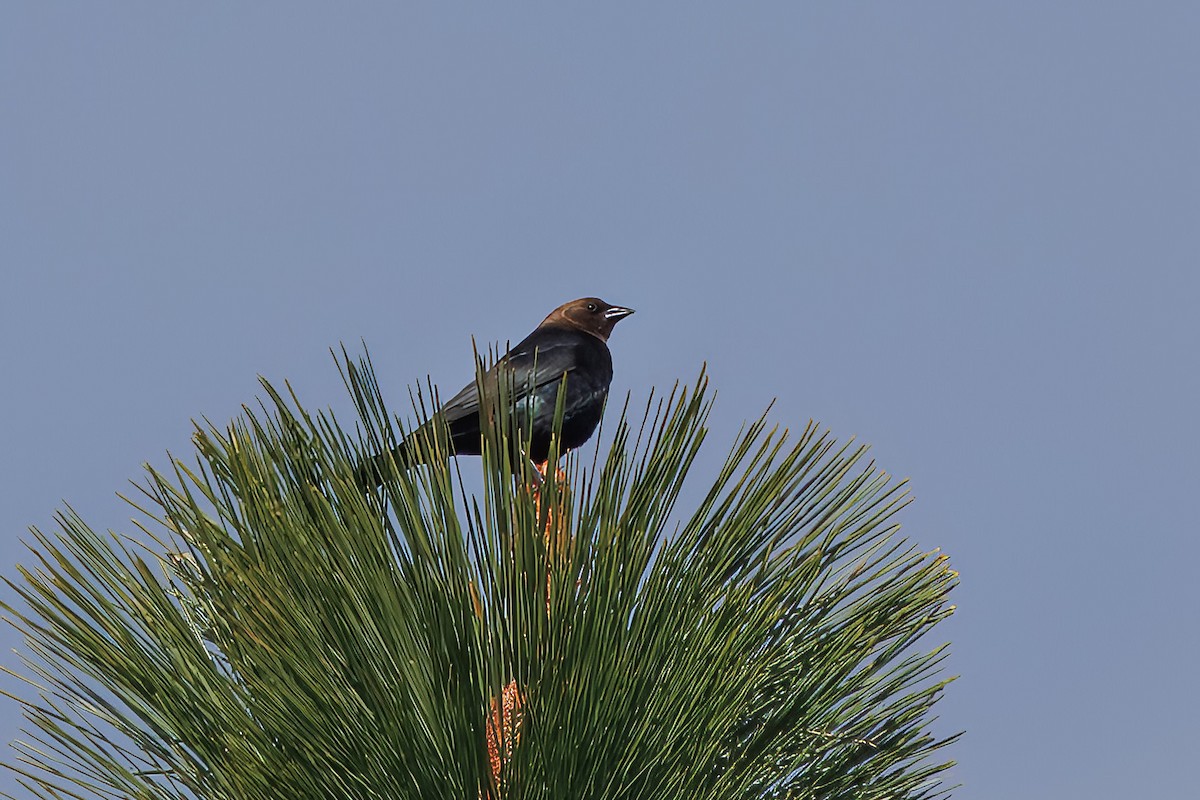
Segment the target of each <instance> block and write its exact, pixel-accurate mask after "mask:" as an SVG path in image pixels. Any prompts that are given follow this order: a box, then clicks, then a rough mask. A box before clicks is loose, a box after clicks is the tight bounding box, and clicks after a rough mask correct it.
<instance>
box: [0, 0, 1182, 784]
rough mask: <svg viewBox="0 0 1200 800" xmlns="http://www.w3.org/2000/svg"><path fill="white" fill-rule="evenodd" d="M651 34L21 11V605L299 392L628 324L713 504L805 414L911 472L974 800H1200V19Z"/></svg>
mask: <svg viewBox="0 0 1200 800" xmlns="http://www.w3.org/2000/svg"><path fill="white" fill-rule="evenodd" d="M650 5H651V4H645V3H608V4H604V7H603V8H597V7H596V5H595V4H589V5H584V4H561V3H541V4H537V5H528V4H526V5H523V6H521V7H519V8H518V7H514V6H513V5H511V4H486V5H473V6H471V7H470V8H467V7H465V6H462V5H459V4H456V5H454V6H453V7H451V6H449V5H447V4H422V5H415V4H403V5H402V4H383V3H380V4H375V5H374V6H372V5H371V4H354V6H353V8H352V9H351V8H349V7H345V6H339V7H337V8H335V7H334V6H332V5H329V4H319V5H318V4H304V3H296V2H287V3H265V2H264V3H253V4H247V3H240V4H220V5H219V6H215V7H214V6H213V5H212V4H210V5H209V6H208V7H205V8H200V7H195V6H189V7H183V6H179V5H177V4H167V5H163V4H156V3H145V2H140V3H135V2H130V3H120V4H102V5H101V4H79V3H75V4H65V3H64V4H58V3H6V4H4V5H3V7H2V9H0V334H2V336H0V338H2V347H0V359H2V360H0V382H2V383H0V385H2V386H3V391H2V392H0V523H2V531H0V572H3V574H4V575H6V576H10V577H11V576H13V574H14V572H15V570H14V565H15V564H16V563H18V562H25V563H28V562H29V561H30V558H29V556H28V554H27V553H26V552H24V551H23V549H22V547H21V545H20V544H19V542H18V540H19V539H20V538H22V537H24V536H25V529H26V527H27V526H28V525H31V524H36V525H39V526H43V527H47V528H49V527H52V526H51V524H50V520H51V516H52V513H53V512H54V510H55V509H56V508H57V507H59V506H60V505H61V503H62V502H63V501H64V500H66V501H68V502H70V503H72V504H73V505H74V506H75V507H76V508H77V510H78V511H79V512H80V513H81V514H82V515H83V516H84V517H85V519H88V520H89V521H91V522H92V523H93V525H95V526H96V527H98V528H101V529H103V528H106V527H116V528H119V529H122V530H128V529H129V525H128V524H127V522H126V520H127V518H128V517H129V516H130V512H129V511H127V510H126V509H125V508H124V507H123V506H122V504H121V503H120V501H118V500H117V499H116V497H115V495H114V493H115V492H116V491H119V490H124V489H125V488H126V487H127V485H128V483H127V482H128V481H129V480H130V479H136V478H138V477H139V475H140V464H141V463H142V462H144V461H147V460H148V461H151V462H153V463H156V464H158V465H160V466H161V465H162V464H164V462H165V456H164V453H165V451H167V450H171V451H172V452H176V453H186V452H187V450H188V436H189V431H190V423H189V420H190V419H191V418H198V417H201V416H207V417H209V418H211V419H213V420H216V421H224V420H227V419H228V418H230V417H231V416H233V415H235V414H237V413H238V411H239V407H240V404H242V403H247V402H251V401H252V400H253V399H254V397H255V396H256V395H257V394H259V390H258V387H257V383H256V377H255V376H256V375H257V374H259V373H261V374H263V375H265V376H267V377H269V378H271V379H273V380H281V379H284V378H287V379H289V380H291V381H292V382H293V384H294V385H295V387H296V389H297V390H298V392H299V393H300V395H301V397H302V398H303V399H304V400H305V402H306V403H308V404H309V405H311V406H314V407H322V406H327V405H332V406H334V407H335V408H337V409H345V408H348V403H347V402H346V400H345V396H344V392H343V390H342V388H341V384H340V381H339V379H338V377H337V374H336V371H335V369H334V366H333V363H332V360H331V358H330V356H329V354H328V348H329V347H330V346H335V345H337V343H338V342H340V341H346V342H347V343H350V344H355V343H357V341H358V340H359V339H360V337H361V338H364V339H365V340H366V341H367V343H368V345H369V346H370V347H371V349H372V353H373V356H374V358H375V364H376V367H377V369H378V370H379V372H380V375H381V378H382V380H383V384H384V390H385V392H387V393H388V395H389V396H390V397H391V398H393V406H394V407H395V408H397V409H399V408H402V407H403V403H404V402H405V401H406V398H407V394H406V386H407V385H408V384H410V383H413V382H415V381H418V380H422V379H423V378H424V377H425V376H426V375H429V376H431V377H432V378H433V380H434V381H435V382H437V383H439V384H441V385H442V386H443V388H444V389H448V390H450V391H453V390H455V389H457V388H458V387H459V386H461V385H462V384H463V383H464V382H465V381H466V380H467V379H469V377H470V375H471V338H470V337H471V336H472V335H474V336H476V337H477V338H478V339H479V340H480V342H481V343H486V342H493V341H497V340H501V341H502V340H505V339H513V340H515V339H517V338H520V337H521V336H523V335H524V334H525V333H527V332H528V331H529V330H530V329H531V328H532V327H533V326H534V325H535V324H536V323H537V322H538V321H540V320H541V318H542V316H543V315H545V314H546V313H547V312H548V311H549V310H550V309H551V308H553V307H554V306H556V305H557V304H559V303H560V302H562V301H564V300H567V299H571V298H573V297H577V296H580V295H590V294H597V295H600V296H602V297H604V298H605V299H607V300H609V301H611V302H615V303H621V304H625V305H630V306H633V307H635V308H637V309H638V314H637V315H636V316H635V317H633V318H631V319H630V320H628V321H626V322H623V323H622V324H621V326H620V327H619V328H618V330H617V331H616V334H615V335H614V337H613V340H612V347H613V351H614V358H615V361H616V378H615V381H614V391H615V392H617V393H618V394H619V395H624V393H625V392H626V391H630V390H631V391H632V392H633V393H634V395H635V396H636V397H644V396H645V393H646V391H647V390H648V388H649V387H650V386H652V385H657V386H660V387H663V386H667V385H669V384H670V383H671V382H673V381H674V380H675V379H676V378H683V379H685V380H690V379H692V378H694V377H695V375H696V374H697V371H698V369H699V367H700V364H701V362H704V361H707V362H708V364H709V365H710V371H711V375H712V378H713V382H714V384H715V385H716V387H717V388H718V402H717V406H716V410H715V413H714V418H713V427H714V432H713V435H712V438H711V440H710V445H709V448H708V450H707V455H706V456H705V458H706V459H708V462H707V463H708V464H709V465H710V466H711V465H712V464H713V463H715V462H716V460H717V459H718V458H719V457H720V456H722V455H723V452H724V447H725V445H726V444H727V443H728V442H729V441H730V439H731V437H732V435H733V433H734V432H735V430H736V428H737V426H738V425H739V423H740V422H741V421H742V420H743V419H745V418H748V417H753V416H756V415H757V414H758V413H759V411H760V410H761V409H762V408H763V407H764V406H765V405H766V403H767V402H768V401H769V400H770V399H771V398H772V397H777V398H778V402H777V403H776V406H775V409H774V412H773V413H774V418H775V419H776V420H778V421H780V422H782V423H784V424H790V425H803V424H804V423H805V422H806V421H807V420H808V419H809V418H815V419H817V420H819V421H821V422H822V423H824V424H825V425H827V426H829V427H830V428H832V430H833V431H834V432H835V433H836V434H837V435H838V436H839V437H841V438H845V437H848V436H850V435H856V436H858V437H859V438H860V439H861V440H864V441H867V442H871V443H873V445H874V447H875V450H874V452H875V456H876V458H877V459H878V460H879V462H880V463H881V464H882V465H883V466H884V467H885V468H886V469H888V470H889V471H891V472H894V473H896V474H899V475H903V476H908V477H910V478H911V480H912V487H913V491H914V493H915V494H916V496H917V503H916V504H915V505H914V506H912V507H911V508H910V509H908V510H907V511H906V512H905V513H904V516H903V518H902V519H903V521H904V523H905V532H906V533H907V534H908V535H909V536H910V537H912V538H913V539H914V540H916V541H917V542H918V543H920V544H921V545H922V546H925V547H928V548H933V547H941V548H942V549H943V550H944V551H945V552H946V553H948V554H949V555H950V556H951V558H952V559H953V563H954V565H955V566H956V567H957V568H958V569H959V570H960V572H961V575H962V584H961V587H960V588H959V590H958V591H957V596H956V598H955V600H956V602H957V604H958V607H959V611H958V614H957V615H956V617H955V618H954V619H953V620H951V621H950V622H949V623H947V624H945V625H944V626H941V627H942V630H941V631H940V633H941V635H942V636H944V637H947V638H949V639H951V640H952V641H953V656H952V658H951V660H950V662H949V669H950V670H951V671H952V672H955V673H959V674H961V675H962V679H961V680H960V681H959V682H958V683H956V684H954V685H953V686H952V688H951V689H950V691H949V692H948V694H947V697H946V699H945V701H944V702H943V703H942V704H941V706H940V714H941V718H940V721H939V722H938V726H939V728H938V730H939V731H940V732H942V733H949V732H951V731H954V730H958V729H965V730H966V731H967V735H966V737H965V738H964V739H963V740H962V742H961V744H959V745H957V746H956V747H955V748H954V752H953V755H954V756H955V757H957V758H958V759H959V760H960V762H961V763H960V765H959V766H958V767H957V768H956V769H955V770H954V772H953V774H952V779H953V780H956V781H959V782H962V783H963V784H964V787H963V788H962V789H961V790H959V792H958V794H957V796H959V797H962V798H969V799H970V800H1001V798H1010V797H1025V798H1028V797H1047V798H1096V797H1161V798H1182V797H1190V796H1194V792H1195V780H1194V779H1195V769H1194V767H1192V766H1189V764H1192V763H1194V759H1195V754H1196V750H1197V745H1198V744H1200V738H1198V736H1197V733H1196V720H1197V718H1200V702H1198V690H1197V684H1196V679H1195V677H1194V676H1195V670H1196V664H1197V663H1200V627H1198V622H1197V615H1198V611H1200V589H1198V586H1197V580H1196V577H1195V571H1196V564H1197V561H1200V545H1198V544H1197V524H1196V523H1197V518H1196V513H1195V509H1196V507H1197V497H1198V496H1200V493H1198V491H1197V483H1200V468H1198V467H1197V443H1198V442H1200V424H1198V422H1197V410H1198V409H1200V369H1198V359H1197V356H1196V345H1197V341H1200V322H1198V321H1197V317H1198V314H1197V304H1198V302H1200V258H1198V256H1200V48H1198V46H1197V42H1198V41H1200V4H1195V3H1153V4H1141V3H1125V4H1117V3H1105V2H1077V3H1067V2H1063V3H1044V2H1038V3H1026V2H1013V1H1012V0H1009V1H1008V2H1003V3H990V4H982V3H951V2H943V3H904V4H899V3H886V4H885V3H878V4H863V3H836V4H835V3H820V4H817V3H806V4H801V3H786V4H785V3H778V4H769V3H764V4H753V5H752V7H751V6H748V5H746V4H733V3H730V4H722V5H720V6H717V5H714V4H705V3H686V4H653V7H648V6H650ZM6 596H8V595H6ZM0 644H2V645H3V647H2V648H0V650H3V651H4V654H3V656H2V659H3V661H2V663H3V664H5V665H8V666H13V665H15V663H16V659H15V657H14V656H13V655H11V653H10V652H9V651H11V650H12V649H13V648H16V647H19V646H20V642H19V640H18V639H17V638H16V637H15V636H14V635H13V632H12V631H11V630H4V631H2V632H0ZM0 686H3V687H4V688H8V689H10V690H12V689H15V688H16V686H15V684H14V682H13V681H12V680H11V679H8V678H5V679H4V681H3V682H0ZM20 724H21V723H20V720H19V718H18V715H17V712H16V708H15V706H14V704H13V703H11V702H7V701H6V702H4V703H2V704H0V739H2V740H4V741H9V740H11V739H13V738H14V737H16V735H17V730H18V728H19V726H20ZM13 787H14V784H13V783H12V780H11V778H10V777H9V776H8V775H0V789H4V788H7V789H10V790H11V789H12V788H13Z"/></svg>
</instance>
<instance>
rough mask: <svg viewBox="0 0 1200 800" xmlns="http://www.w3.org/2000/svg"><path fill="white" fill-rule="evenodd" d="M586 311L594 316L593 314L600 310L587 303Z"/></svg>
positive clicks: (594, 305) (593, 304)
mask: <svg viewBox="0 0 1200 800" xmlns="http://www.w3.org/2000/svg"><path fill="white" fill-rule="evenodd" d="M587 310H588V311H590V312H592V313H593V314H595V313H596V312H597V311H599V310H600V309H599V308H598V307H597V306H596V304H595V303H588V304H587Z"/></svg>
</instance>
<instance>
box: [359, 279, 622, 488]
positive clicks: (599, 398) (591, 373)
mask: <svg viewBox="0 0 1200 800" xmlns="http://www.w3.org/2000/svg"><path fill="white" fill-rule="evenodd" d="M632 313H633V311H632V309H628V308H623V307H620V306H612V305H609V304H608V303H605V302H604V301H602V300H600V299H598V298H594V297H587V298H583V299H581V300H575V301H572V302H571V303H567V304H565V305H563V306H560V307H559V308H557V309H555V310H554V312H552V313H551V314H550V316H548V317H547V318H546V319H545V321H543V322H542V324H541V325H539V326H538V327H537V329H535V330H534V331H533V333H531V334H529V335H528V336H526V337H525V338H524V339H522V340H521V341H520V342H519V343H518V344H517V345H516V346H515V347H513V348H512V349H510V350H509V351H508V352H507V353H506V354H505V355H504V357H503V358H501V359H500V360H499V361H498V362H497V363H496V365H495V366H494V367H493V368H492V369H491V370H489V371H488V373H487V374H486V375H485V376H484V378H483V383H484V387H485V391H493V390H495V389H497V388H498V384H499V381H500V380H502V379H504V380H507V381H511V383H510V384H509V386H510V387H511V389H512V391H513V392H514V397H513V405H514V411H515V412H516V417H515V422H516V424H517V426H518V432H519V433H520V440H521V441H522V442H524V441H526V440H528V441H529V446H528V451H527V452H526V453H525V456H526V457H528V458H529V459H530V460H531V461H533V462H534V463H535V464H542V463H544V462H545V461H546V459H547V457H548V455H549V452H550V438H551V430H552V428H553V424H554V412H555V408H556V404H557V402H558V392H559V390H560V388H561V387H562V386H563V376H564V375H565V376H566V384H565V389H566V398H565V399H564V402H563V423H562V445H563V451H564V452H565V451H566V450H571V449H574V448H576V447H579V446H580V445H582V444H583V443H584V442H586V441H587V440H588V439H589V438H590V437H591V435H592V433H594V432H595V430H596V427H597V426H598V425H599V424H600V417H601V415H602V414H603V413H604V403H605V401H606V400H607V398H608V387H609V384H610V383H611V382H612V374H613V367H612V355H611V354H610V353H609V350H608V345H607V343H606V342H607V339H608V335H609V334H610V333H611V332H612V328H613V326H614V325H615V324H616V323H617V322H618V321H619V320H621V319H623V318H624V317H626V316H628V315H629V314H632ZM479 410H480V398H479V387H478V386H477V385H476V384H475V382H474V381H472V382H471V383H469V384H468V385H467V386H465V387H463V389H462V390H461V391H459V392H458V393H457V394H455V395H454V396H453V397H451V398H450V399H449V400H447V401H446V402H445V403H444V404H443V405H442V406H441V408H439V409H438V411H437V412H436V413H435V414H434V415H433V417H431V418H430V420H429V421H428V422H427V423H425V426H429V425H445V426H447V428H448V431H449V436H450V444H451V447H452V449H453V452H454V454H455V455H479V453H480V450H481V443H482V442H481V430H480V420H479ZM425 426H422V428H424V427H425ZM421 432H422V429H420V428H419V429H418V430H417V431H416V432H414V433H413V434H410V436H409V438H408V439H405V441H403V442H401V443H400V444H399V445H398V446H397V447H396V448H395V450H394V451H393V452H392V453H391V454H387V453H381V454H379V455H377V456H374V457H373V458H371V459H369V460H368V461H367V462H365V463H364V464H363V465H362V467H360V470H359V477H360V479H361V480H362V482H363V483H364V484H365V485H370V486H377V485H378V484H379V483H380V482H381V481H382V475H383V474H384V468H385V467H386V466H387V459H388V458H389V457H392V458H395V459H396V461H397V463H398V464H400V465H402V466H412V465H413V464H415V463H418V460H419V459H418V458H417V456H416V454H415V453H414V450H413V447H412V445H411V442H412V437H413V436H416V435H417V434H419V433H421Z"/></svg>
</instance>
